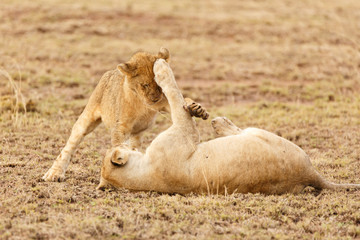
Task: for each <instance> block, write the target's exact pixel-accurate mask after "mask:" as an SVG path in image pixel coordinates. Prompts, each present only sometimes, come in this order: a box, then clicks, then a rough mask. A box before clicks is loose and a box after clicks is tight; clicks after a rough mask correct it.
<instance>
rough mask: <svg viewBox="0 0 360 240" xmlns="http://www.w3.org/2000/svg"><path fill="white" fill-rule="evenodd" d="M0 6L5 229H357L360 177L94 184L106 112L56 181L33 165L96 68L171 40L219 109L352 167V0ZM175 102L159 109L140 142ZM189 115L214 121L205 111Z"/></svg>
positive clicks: (182, 234)
mask: <svg viewBox="0 0 360 240" xmlns="http://www.w3.org/2000/svg"><path fill="white" fill-rule="evenodd" d="M0 19H1V21H0V71H1V72H0V93H1V110H0V141H1V144H0V164H1V165H0V239H69V238H74V239H111V238H133V239H141V238H144V239H168V238H169V239H185V238H186V239H220V238H221V239H222V238H223V239H234V238H250V239H352V238H360V191H354V190H349V191H346V190H343V191H336V192H334V191H323V192H321V193H318V192H315V191H314V190H313V189H310V188H309V189H305V191H304V193H303V194H299V195H291V194H288V195H283V196H265V195H262V194H236V193H235V194H232V195H227V196H216V195H215V196H206V195H189V196H181V195H168V194H159V193H154V192H150V193H149V192H138V193H132V192H129V191H127V190H108V191H105V192H100V191H96V190H95V187H96V185H97V184H98V181H99V174H100V165H101V161H102V157H103V156H104V153H105V150H106V149H107V148H108V147H109V146H110V137H109V132H108V131H107V130H106V129H105V128H104V127H103V126H101V127H99V128H98V129H96V130H95V131H94V132H93V133H92V134H90V135H89V136H88V137H86V138H85V141H84V142H83V143H81V144H80V146H79V148H78V150H77V152H76V154H75V155H74V156H73V160H72V164H71V165H70V167H69V170H68V172H67V179H66V181H65V182H61V183H48V182H42V181H41V180H40V179H41V177H42V175H43V174H44V173H45V172H46V171H47V169H48V168H49V167H50V166H51V164H52V162H53V160H54V159H55V158H56V156H57V155H58V154H59V152H60V149H61V148H62V147H63V146H64V144H65V141H66V140H67V138H68V136H69V134H70V130H71V127H72V125H73V124H74V122H75V120H76V119H77V117H78V115H79V114H80V113H81V111H82V109H83V107H84V106H85V104H86V102H87V98H88V97H89V95H90V94H91V92H92V90H93V89H94V87H95V86H96V84H97V82H98V80H99V79H100V77H101V75H102V74H103V73H104V72H105V71H107V70H109V69H113V68H115V67H116V65H117V64H118V63H121V62H125V61H126V60H128V59H129V58H130V56H131V55H132V54H133V53H134V52H135V51H137V50H146V51H150V52H154V53H155V52H157V51H158V49H159V48H160V47H161V46H165V47H167V48H168V49H169V50H170V52H171V53H172V63H171V66H172V67H173V70H174V72H175V75H176V78H177V80H178V83H179V86H180V87H181V89H182V90H183V92H184V94H185V95H187V96H190V97H192V98H194V99H196V100H197V101H199V102H201V103H202V104H203V105H204V106H205V107H206V108H208V110H209V111H210V113H211V115H212V117H215V116H221V115H225V116H227V117H229V118H230V119H231V120H232V121H233V122H235V123H236V124H237V125H238V126H240V127H242V128H245V127H247V126H255V127H259V128H263V129H266V130H269V131H272V132H275V133H277V134H279V135H281V136H283V137H285V138H287V139H289V140H291V141H293V142H295V143H296V144H298V145H299V146H301V147H302V148H303V149H304V150H305V151H306V152H307V153H308V154H309V155H310V157H311V159H312V162H313V164H314V165H315V167H316V168H317V169H318V170H319V172H321V173H322V175H324V176H325V177H326V178H327V179H329V180H331V181H334V182H351V183H356V182H358V183H359V182H360V178H359V176H360V148H359V144H360V127H359V126H360V94H359V92H360V84H359V83H360V75H359V69H360V55H359V50H360V45H359V43H360V25H359V24H360V2H359V1H358V0H345V1H338V0H318V1H310V0H306V1H292V0H274V1H262V0H257V1H250V0H247V1H236V0H233V1H221V0H214V1H207V0H206V1H205V0H202V1H190V0H186V1H165V0H162V1H131V0H127V1H115V0H105V1H87V0H79V1H70V0H65V1H63V0H61V1H60V0H54V1H50V0H37V1H21V0H2V1H1V5H0ZM14 89H15V90H16V91H14ZM17 101H18V103H16V102H17ZM24 103H25V104H26V105H27V113H26V114H25V113H24V111H23V108H22V105H24ZM169 118H170V117H169V116H166V115H165V116H159V117H158V118H157V120H156V124H155V125H154V127H153V128H152V129H151V130H150V131H148V132H147V133H146V135H145V138H144V140H145V141H144V142H145V143H144V145H145V146H146V145H147V144H149V142H150V141H151V140H152V139H153V138H154V137H155V136H156V135H157V134H158V133H159V132H161V131H163V130H164V129H166V128H167V127H168V126H169V125H170V120H169ZM198 125H199V128H200V131H201V134H202V139H203V140H208V139H211V138H212V137H213V134H212V131H211V127H210V120H207V121H198Z"/></svg>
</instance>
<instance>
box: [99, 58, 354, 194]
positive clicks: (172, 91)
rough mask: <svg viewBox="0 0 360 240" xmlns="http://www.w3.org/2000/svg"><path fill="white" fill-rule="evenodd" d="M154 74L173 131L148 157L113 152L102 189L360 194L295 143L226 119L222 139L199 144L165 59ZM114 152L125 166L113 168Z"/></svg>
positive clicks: (218, 125)
mask: <svg viewBox="0 0 360 240" xmlns="http://www.w3.org/2000/svg"><path fill="white" fill-rule="evenodd" d="M154 72H155V75H156V78H155V80H156V81H157V83H158V85H159V86H160V87H161V88H162V90H163V91H164V93H165V95H166V97H167V99H168V100H169V104H170V107H171V118H172V121H173V125H172V126H171V127H170V128H169V129H167V130H166V131H164V132H162V133H161V134H160V135H159V136H158V137H156V138H155V139H154V140H153V142H152V143H151V144H150V146H149V147H148V148H147V149H146V153H145V154H142V153H140V152H137V151H132V150H131V149H129V148H126V147H117V148H115V149H113V150H111V151H109V152H108V153H107V154H106V156H105V158H104V160H103V166H102V169H101V178H102V180H101V184H112V185H114V186H116V187H124V188H128V189H132V190H154V191H159V192H167V193H183V194H185V193H189V192H196V193H222V194H224V193H226V192H227V193H233V192H240V193H248V192H252V193H255V192H260V193H265V194H282V193H299V192H301V191H302V190H303V189H304V188H305V187H306V186H312V187H315V188H317V189H323V188H329V189H336V188H360V184H334V183H331V182H329V181H327V180H325V179H324V178H323V177H321V176H320V174H319V173H318V172H317V171H316V170H315V169H314V168H313V166H312V165H311V162H310V160H309V157H308V156H307V155H306V154H305V152H304V151H303V150H302V149H301V148H299V147H298V146H296V145H295V144H293V143H291V142H290V141H288V140H286V139H284V138H281V137H279V136H277V135H275V134H272V133H270V132H267V131H265V130H262V129H257V128H248V129H245V130H241V129H239V128H238V127H236V126H235V125H234V124H233V123H232V122H231V121H230V120H228V119H226V118H216V119H214V120H213V122H212V124H213V127H214V129H215V132H216V133H217V134H218V135H219V136H220V137H219V138H216V139H214V140H211V141H208V142H203V143H199V134H198V131H197V128H196V125H195V123H194V120H193V119H192V118H191V116H190V114H189V113H188V112H186V111H184V110H183V108H182V106H183V105H184V104H185V101H184V99H183V97H182V95H181V93H180V91H179V89H178V87H177V85H176V82H175V79H174V76H173V73H172V71H171V69H170V67H169V66H168V64H167V63H166V62H165V61H163V60H161V59H160V60H157V62H156V63H155V65H154ZM114 152H116V155H117V156H118V159H121V160H122V161H123V163H126V164H125V165H122V166H118V164H116V162H112V159H111V156H112V155H113V154H114ZM101 184H100V187H101V186H102V185H101Z"/></svg>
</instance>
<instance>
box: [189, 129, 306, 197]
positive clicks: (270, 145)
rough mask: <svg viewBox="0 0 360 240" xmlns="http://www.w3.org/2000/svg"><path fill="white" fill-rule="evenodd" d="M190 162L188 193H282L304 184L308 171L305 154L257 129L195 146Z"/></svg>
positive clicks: (285, 141)
mask: <svg viewBox="0 0 360 240" xmlns="http://www.w3.org/2000/svg"><path fill="white" fill-rule="evenodd" d="M190 160H191V162H192V166H193V169H192V174H191V178H192V185H193V187H194V188H193V189H192V191H195V192H206V191H211V192H213V193H216V192H224V191H227V192H229V193H231V192H233V191H237V192H243V193H246V192H264V193H283V192H284V191H285V192H286V189H288V191H291V189H292V188H293V187H294V186H296V185H302V184H304V183H303V182H304V176H305V175H306V174H307V173H308V171H309V169H310V168H311V163H310V161H309V160H308V157H307V155H306V154H305V152H304V151H303V150H302V149H300V148H299V147H298V146H296V145H295V144H293V143H291V142H289V141H287V140H286V139H284V138H281V137H279V136H276V135H274V134H272V133H269V132H267V131H264V130H261V129H253V128H251V129H246V130H244V131H243V132H242V134H240V135H234V136H228V137H223V138H217V139H214V140H212V141H209V142H206V143H203V144H200V145H198V148H197V151H196V152H195V153H194V155H193V156H192V158H191V159H190Z"/></svg>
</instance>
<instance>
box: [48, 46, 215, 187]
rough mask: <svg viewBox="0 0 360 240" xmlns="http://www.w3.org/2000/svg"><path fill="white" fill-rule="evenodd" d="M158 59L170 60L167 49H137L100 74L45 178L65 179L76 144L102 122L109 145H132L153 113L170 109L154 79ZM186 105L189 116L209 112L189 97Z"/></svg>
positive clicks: (150, 120) (137, 143)
mask: <svg viewBox="0 0 360 240" xmlns="http://www.w3.org/2000/svg"><path fill="white" fill-rule="evenodd" d="M160 58H161V59H164V60H166V61H167V62H168V61H169V60H170V53H169V51H168V50H167V49H166V48H161V49H160V51H159V53H158V54H156V55H154V54H150V53H146V52H138V53H136V54H134V55H133V56H132V57H131V59H130V60H129V61H128V62H126V63H121V64H119V65H118V66H117V69H116V70H112V71H108V72H106V73H105V74H104V75H103V76H102V78H101V79H100V82H99V83H98V85H97V86H96V88H95V90H94V92H93V93H92V94H91V96H90V99H89V102H88V104H87V105H86V107H85V109H84V111H83V112H82V114H81V115H80V116H79V118H78V120H77V121H76V123H75V124H74V126H73V128H72V131H71V135H70V137H69V140H68V141H67V143H66V145H65V147H64V148H63V149H62V151H61V153H60V155H59V156H58V157H57V158H56V160H55V162H54V163H53V165H52V167H51V168H50V169H49V170H48V171H47V173H46V174H45V175H44V176H43V179H44V180H45V181H61V180H63V179H64V178H65V171H66V169H67V167H68V165H69V163H70V159H71V156H72V154H73V153H74V151H75V149H76V147H77V146H78V145H79V143H80V142H81V141H82V139H83V138H84V137H85V136H86V135H87V134H89V133H90V132H92V131H93V130H94V129H95V128H96V127H97V126H98V125H99V124H100V123H101V122H104V124H105V126H106V127H107V128H108V129H110V130H111V145H112V147H116V146H119V145H121V144H122V143H124V142H125V141H126V140H128V139H129V143H130V147H131V148H137V147H139V145H140V143H141V134H142V132H144V131H145V130H146V129H147V128H149V127H150V126H151V124H152V123H153V122H154V119H155V116H156V114H157V113H158V112H159V111H165V112H170V107H169V103H168V101H167V99H166V97H165V95H164V94H163V93H162V90H161V88H160V87H159V86H158V85H157V84H156V82H155V80H154V77H155V75H154V72H153V66H154V63H155V61H156V60H157V59H160ZM187 104H188V106H187V108H188V109H187V110H189V112H190V114H191V115H193V116H196V117H201V118H203V119H207V118H208V116H209V114H208V113H207V112H206V110H205V109H204V108H202V107H201V106H200V105H199V104H196V103H194V102H193V101H192V100H191V99H188V101H187ZM112 157H113V158H116V157H117V156H116V155H114V156H112ZM114 161H116V159H114ZM119 164H121V162H119Z"/></svg>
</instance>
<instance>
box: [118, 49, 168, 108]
mask: <svg viewBox="0 0 360 240" xmlns="http://www.w3.org/2000/svg"><path fill="white" fill-rule="evenodd" d="M159 58H162V59H165V60H166V61H169V60H170V53H169V51H168V50H167V49H166V48H161V49H160V51H159V53H158V54H156V55H153V54H150V53H146V52H138V53H136V54H134V55H133V56H132V57H131V59H130V60H129V61H128V62H126V63H121V64H119V65H118V69H119V71H120V72H122V73H123V74H124V75H125V76H126V78H127V82H128V84H129V86H130V88H131V89H132V90H134V91H135V92H137V94H138V96H139V97H141V98H142V99H143V100H144V102H145V103H146V104H148V105H152V104H154V103H156V102H158V101H160V100H161V99H162V97H163V93H162V91H161V88H160V87H159V86H158V85H157V84H156V82H155V80H154V78H155V75H154V72H153V66H154V63H155V61H156V60H157V59H159Z"/></svg>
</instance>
